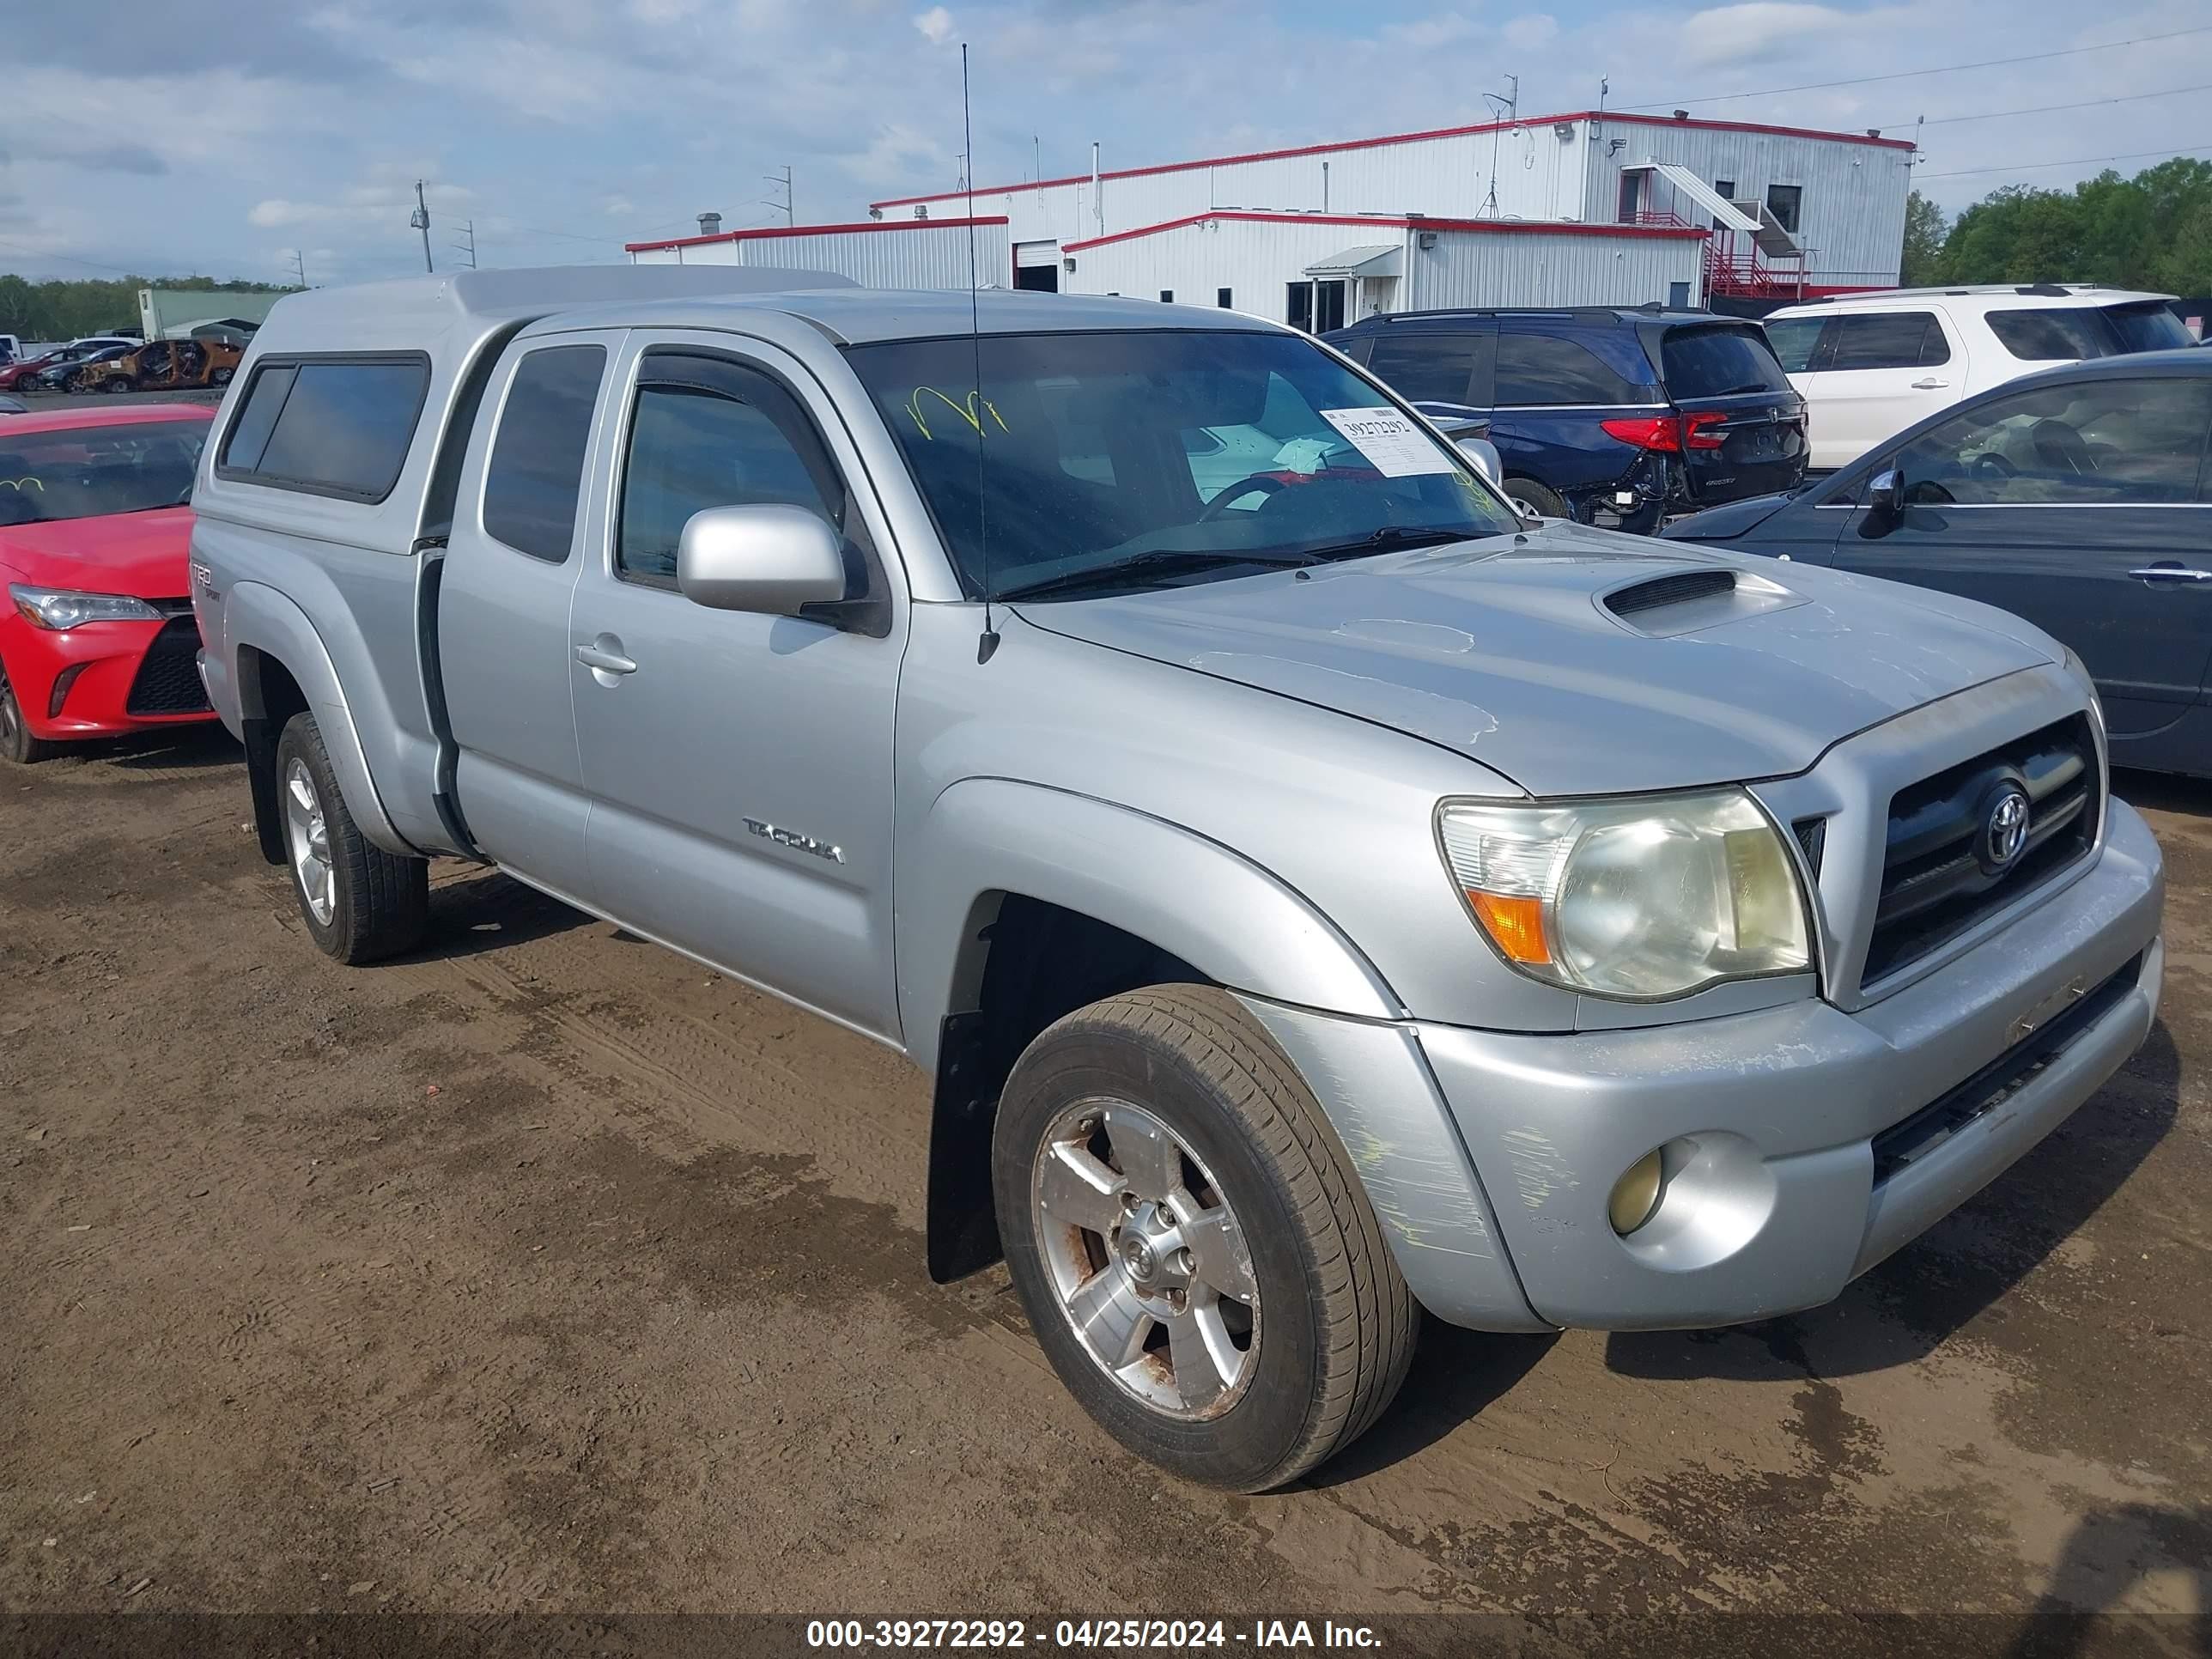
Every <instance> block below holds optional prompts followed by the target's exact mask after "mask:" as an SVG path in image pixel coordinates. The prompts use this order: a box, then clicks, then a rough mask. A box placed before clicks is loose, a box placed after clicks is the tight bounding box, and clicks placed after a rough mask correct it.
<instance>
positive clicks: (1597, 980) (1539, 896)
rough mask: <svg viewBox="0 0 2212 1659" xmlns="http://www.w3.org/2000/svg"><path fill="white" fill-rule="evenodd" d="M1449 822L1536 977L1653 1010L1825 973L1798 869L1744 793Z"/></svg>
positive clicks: (1460, 868) (1451, 811) (1464, 879)
mask: <svg viewBox="0 0 2212 1659" xmlns="http://www.w3.org/2000/svg"><path fill="white" fill-rule="evenodd" d="M1437 833H1438V837H1439V839H1440V841H1441V842H1442V843H1443V854H1444V860H1445V862H1446V863H1447V864H1449V866H1450V867H1451V872H1452V878H1453V879H1454V880H1455V882H1456V883H1457V884H1458V885H1459V890H1460V892H1461V895H1462V896H1463V897H1464V898H1465V899H1466V901H1467V905H1468V909H1469V910H1470V911H1472V912H1473V913H1474V919H1475V921H1477V922H1478V923H1479V924H1480V926H1481V928H1482V931H1483V934H1484V936H1485V937H1486V938H1487V939H1489V940H1490V942H1491V943H1492V945H1495V946H1496V947H1497V948H1498V954H1499V955H1500V956H1502V957H1504V958H1505V960H1506V961H1507V962H1509V963H1511V964H1512V965H1513V966H1514V967H1516V968H1517V969H1520V970H1521V971H1522V972H1523V973H1525V974H1528V975H1532V976H1533V977H1534V978H1537V979H1541V980H1548V981H1550V982H1551V983H1553V984H1554V985H1561V986H1565V987H1567V988H1569V989H1571V990H1577V991H1587V992H1589V993H1590V994H1593V995H1595V996H1603V997H1624V998H1631V999H1641V1000H1653V999H1657V998H1662V997H1678V996H1683V995H1686V994H1688V993H1690V992H1692V991H1695V990H1698V989H1699V988H1701V987H1704V986H1707V985H1711V984H1713V983H1715V982H1716V981H1720V980H1725V979H1752V978H1756V977H1758V976H1759V975H1765V974H1787V973H1802V972H1805V971H1808V969H1810V968H1811V967H1812V960H1813V957H1812V949H1811V945H1810V943H1809V940H1810V937H1811V935H1810V932H1809V929H1808V924H1807V921H1806V911H1807V907H1806V903H1805V896H1804V892H1803V890H1802V887H1801V886H1800V884H1799V883H1798V879H1797V870H1796V864H1795V863H1794V862H1793V861H1792V860H1791V859H1790V851H1789V848H1787V847H1785V846H1784V844H1783V841H1782V836H1781V835H1780V833H1779V832H1778V830H1777V829H1775V827H1774V825H1773V824H1772V823H1770V822H1769V821H1768V819H1767V817H1766V815H1765V813H1764V812H1762V811H1759V808H1758V807H1757V806H1756V805H1753V802H1752V799H1751V798H1750V797H1749V796H1748V795H1747V794H1746V793H1744V792H1743V791H1742V790H1741V789H1719V790H1713V791H1711V792H1709V793H1701V794H1694V795H1668V796H1662V797H1657V798H1651V799H1642V800H1619V801H1588V802H1581V803H1577V804H1572V805H1559V806H1544V805H1504V804H1499V805H1492V804H1490V803H1487V802H1475V801H1448V802H1446V803H1445V804H1444V805H1443V806H1442V807H1441V808H1439V809H1438V811H1437Z"/></svg>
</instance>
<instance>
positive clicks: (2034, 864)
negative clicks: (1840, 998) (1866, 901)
mask: <svg viewBox="0 0 2212 1659" xmlns="http://www.w3.org/2000/svg"><path fill="white" fill-rule="evenodd" d="M2007 783H2013V784H2017V785H2018V786H2019V787H2021V789H2023V790H2025V791H2026V792H2027V799H2028V818H2027V840H2026V842H2025V844H2024V845H2023V846H2022V847H2021V850H2020V853H2019V854H2018V855H2017V856H2016V857H2015V858H2014V859H2013V860H2012V861H2011V862H2010V863H2009V864H2007V865H2004V866H2002V867H1996V868H1993V867H1992V865H1991V860H1990V858H1989V856H1988V855H1987V848H1986V845H1985V837H1986V831H1987V829H1988V826H1989V822H1990V811H1991V810H1992V808H1993V806H1994V805H1995V803H1996V799H1998V797H1999V796H2000V794H2001V793H2002V792H2003V788H2004V786H2005V785H2006V784H2007ZM2101 790H2102V780H2101V779H2100V776H2099V774H2098V770H2097V745H2096V739H2095V738H2094V737H2093V736H2092V735H2091V732H2090V730H2089V721H2088V717H2087V715H2083V714H2076V715H2074V716H2072V717H2071V718H2069V719H2067V720H2060V721H2058V722H2057V723H2056V724H2054V725H2051V726H2045V727H2044V728H2043V729H2042V730H2041V731H2039V732H2029V733H2028V734H2027V736H2026V737H2024V738H2018V739H2016V740H2015V741H2014V742H2012V743H2008V744H2004V745H2003V746H2002V747H2001V748H1997V749H1992V750H1990V751H1989V752H1988V753H1987V754H1985V755H1979V756H1977V757H1975V758H1974V759H1972V760H1970V761H1967V762H1966V763H1963V764H1962V765H1959V766H1954V767H1952V768H1951V769H1949V770H1948V771H1944V772H1939V773H1937V774H1936V775H1935V776H1934V777H1932V778H1927V779H1924V780H1923V781H1921V782H1919V783H1916V784H1914V785H1912V786H1911V787H1910V788H1908V789H1902V790H1899V792H1898V793H1897V794H1896V796H1895V797H1894V798H1893V799H1892V800H1891V801H1890V805H1889V834H1888V844H1887V853H1886V854H1885V856H1884V859H1883V862H1882V872H1881V903H1880V905H1879V907H1878V908H1876V910H1875V925H1874V937H1873V939H1872V942H1871V943H1870V944H1869V946H1868V948H1867V957H1866V965H1865V967H1864V969H1863V970H1862V971H1861V973H1860V976H1859V977H1860V981H1861V982H1862V983H1863V984H1871V983H1873V982H1874V981H1876V980H1878V979H1881V978H1882V977H1883V976H1884V975H1888V974H1892V973H1894V972H1896V971H1897V970H1898V969H1900V968H1903V967H1905V966H1907V965H1909V964H1910V963H1913V962H1915V961H1917V959H1918V958H1920V957H1924V956H1926V955H1927V954H1928V953H1929V951H1934V950H1937V949H1939V948H1940V947H1942V945H1946V944H1948V942H1949V941H1951V940H1952V939H1956V938H1957V937H1958V936H1959V935H1960V934H1961V933H1965V932H1966V930H1967V929H1968V928H1970V927H1972V926H1973V925H1974V924H1975V923H1976V922H1978V921H1980V920H1981V919H1982V918H1983V917H1984V916H1985V915H1989V914H1990V912H1991V911H1993V910H1996V909H2000V908H2002V907H2003V906H2005V905H2008V904H2009V903H2011V902H2013V901H2014V900H2015V899H2016V898H2018V897H2019V896H2021V894H2023V893H2026V892H2027V891H2028V890H2031V889H2032V888H2033V887H2035V886H2037V885H2038V884H2040V883H2042V882H2043V881H2045V879H2047V878H2049V877H2051V876H2053V875H2055V874H2057V872H2059V871H2060V870H2063V868H2065V866H2068V865H2069V864H2071V863H2073V862H2074V860H2076V859H2078V858H2080V857H2081V855H2082V854H2085V853H2087V851H2088V850H2089V848H2090V846H2091V844H2092V843H2093V842H2094V841H2095V839H2096V835H2097V821H2098V817H2099V815H2100V812H2101V811H2102V808H2103V801H2102V799H2101Z"/></svg>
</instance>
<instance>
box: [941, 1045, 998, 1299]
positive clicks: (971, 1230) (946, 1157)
mask: <svg viewBox="0 0 2212 1659" xmlns="http://www.w3.org/2000/svg"><path fill="white" fill-rule="evenodd" d="M988 1034H989V1022H988V1020H987V1017H986V1016H985V1015H984V1014H982V1013H981V1012H974V1013H965V1014H951V1015H948V1016H947V1017H946V1018H945V1024H944V1027H943V1030H942V1035H941V1036H940V1037H939V1042H938V1045H937V1091H936V1103H935V1107H934V1109H933V1112H932V1114H931V1118H930V1125H929V1216H928V1226H929V1276H930V1278H931V1279H933V1280H934V1281H936V1282H937V1283H938V1284H939V1285H949V1284H951V1282H952V1281H953V1280H954V1279H964V1278H966V1277H967V1276H968V1275H969V1273H979V1272H981V1270H982V1269H983V1268H985V1267H989V1266H990V1265H991V1264H992V1263H993V1262H994V1261H997V1260H998V1259H999V1258H1000V1255H1002V1254H1003V1252H1002V1251H1001V1249H1000V1244H999V1215H998V1209H997V1206H995V1205H994V1203H993V1201H992V1198H991V1126H992V1123H993V1121H994V1119H995V1118H996V1117H997V1115H998V1108H999V1087H998V1085H999V1084H1000V1083H1003V1081H1004V1080H1005V1076H1006V1073H1005V1071H1004V1068H1000V1071H999V1073H998V1076H997V1079H995V1080H994V1079H993V1077H992V1073H991V1068H989V1067H988V1066H987V1065H986V1064H985V1063H984V1062H985V1060H986V1049H987V1043H986V1038H987V1036H988Z"/></svg>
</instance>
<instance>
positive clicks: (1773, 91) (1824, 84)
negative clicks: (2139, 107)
mask: <svg viewBox="0 0 2212 1659" xmlns="http://www.w3.org/2000/svg"><path fill="white" fill-rule="evenodd" d="M2186 34H2212V23H2200V24H2198V25H2197V26H2196V27H2192V28H2185V29H2169V30H2167V31H2166V33H2164V34H2138V35H2136V36H2135V37H2133V38H2132V39H2130V40H2105V41H2100V43H2099V44H2097V45H2096V46H2063V47H2061V48H2059V49H2058V50H2057V51H2055V52H2026V53H2023V54H2022V55H2021V56H2020V57H2018V58H1980V59H1978V60H1977V61H1975V62H1973V63H1971V64H1937V65H1936V67H1935V68H1933V69H1916V70H1892V71H1891V72H1890V73H1888V74H1887V75H1859V76H1852V77H1851V78H1850V79H1849V80H1844V81H1808V82H1804V83H1802V85H1799V86H1794V87H1763V88H1760V89H1759V90H1758V91H1756V92H1716V93H1709V94H1705V95H1704V96H1702V97H1697V98H1662V99H1659V100H1656V102H1653V103H1649V104H1620V105H1616V106H1615V107H1616V108H1619V109H1625V110H1638V109H1671V108H1673V107H1674V106H1676V105H1680V104H1726V103H1731V102H1733V101H1735V100H1736V99H1739V98H1775V97H1779V96H1780V95H1781V94H1784V93H1785V92H1826V91H1827V90H1828V89H1830V88H1833V87H1866V86H1872V85H1873V84H1874V83H1875V82H1877V81H1910V80H1912V79H1914V78H1915V77H1917V76H1924V75H1950V74H1953V73H1954V72H1956V71H1958V70H1978V69H1998V68H2001V67H2002V66H2003V65H2005V64H2040V63H2044V62H2046V61H2047V60H2049V59H2051V58H2078V57H2080V56H2081V54H2082V53H2083V52H2112V51H2114V50H2116V49H2117V48H2118V47H2121V46H2148V44H2149V43H2150V42H2152V41H2154V40H2179V39H2181V38H2182V36H2184V35H2186Z"/></svg>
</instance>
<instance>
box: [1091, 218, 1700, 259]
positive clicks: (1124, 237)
mask: <svg viewBox="0 0 2212 1659" xmlns="http://www.w3.org/2000/svg"><path fill="white" fill-rule="evenodd" d="M1212 219H1235V220H1239V221H1242V222H1246V223H1250V224H1263V225H1350V226H1352V227H1355V228H1359V229H1363V230H1474V231H1502V232H1504V233H1506V234H1514V235H1537V236H1662V237H1673V238H1677V239H1679V238H1682V237H1690V238H1693V239H1694V238H1698V237H1704V236H1710V235H1711V234H1712V233H1711V231H1708V230H1701V229H1699V228H1696V227H1695V226H1691V225H1682V226H1675V225H1591V224H1584V223H1583V222H1581V221H1579V220H1573V219H1437V218H1428V217H1423V218H1413V217H1410V216H1409V217H1407V218H1402V219H1397V218H1383V217H1378V216H1375V215H1372V214H1363V215H1357V216H1354V215H1349V214H1339V213H1254V212H1248V211H1243V210H1232V209H1226V208H1224V209H1217V210H1214V211H1212V212H1209V213H1194V214H1192V215H1191V216H1189V217H1188V218H1187V219H1170V220H1168V221H1166V222H1164V223H1162V224H1157V225H1139V227H1138V228H1136V229H1134V230H1117V231H1115V232H1114V233H1113V234H1111V235H1108V236H1093V237H1091V239H1090V240H1088V241H1082V242H1066V243H1063V244H1062V245H1061V247H1060V252H1063V253H1080V252H1083V250H1084V249H1085V248H1091V247H1104V246H1107V245H1108V244H1109V243H1112V242H1126V241H1129V240H1132V239H1133V238H1135V237H1139V236H1157V235H1158V234H1160V233H1161V232H1162V231H1164V230H1184V229H1188V228H1189V227H1191V226H1192V225H1202V224H1205V223H1206V222H1207V221H1209V220H1212Z"/></svg>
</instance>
